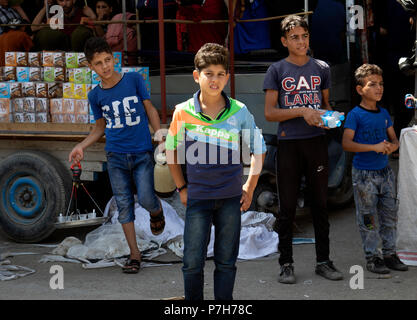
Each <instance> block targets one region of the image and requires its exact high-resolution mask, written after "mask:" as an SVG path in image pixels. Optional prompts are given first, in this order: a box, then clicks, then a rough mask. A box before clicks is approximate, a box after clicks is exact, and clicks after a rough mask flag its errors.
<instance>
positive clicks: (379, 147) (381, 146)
mask: <svg viewBox="0 0 417 320" xmlns="http://www.w3.org/2000/svg"><path fill="white" fill-rule="evenodd" d="M388 144H389V142H387V141H385V140H384V141H382V142H380V143H378V144H375V145H374V151H375V152H376V153H382V154H388V152H389V150H390V147H389V145H388Z"/></svg>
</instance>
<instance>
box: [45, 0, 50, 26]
mask: <svg viewBox="0 0 417 320" xmlns="http://www.w3.org/2000/svg"><path fill="white" fill-rule="evenodd" d="M45 9H46V21H48V19H49V4H48V0H45Z"/></svg>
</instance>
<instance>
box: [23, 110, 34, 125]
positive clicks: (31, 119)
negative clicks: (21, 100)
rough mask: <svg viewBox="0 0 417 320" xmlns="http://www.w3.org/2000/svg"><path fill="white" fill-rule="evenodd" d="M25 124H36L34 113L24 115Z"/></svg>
mask: <svg viewBox="0 0 417 320" xmlns="http://www.w3.org/2000/svg"><path fill="white" fill-rule="evenodd" d="M24 118H25V123H35V122H36V114H35V113H34V112H25V113H24Z"/></svg>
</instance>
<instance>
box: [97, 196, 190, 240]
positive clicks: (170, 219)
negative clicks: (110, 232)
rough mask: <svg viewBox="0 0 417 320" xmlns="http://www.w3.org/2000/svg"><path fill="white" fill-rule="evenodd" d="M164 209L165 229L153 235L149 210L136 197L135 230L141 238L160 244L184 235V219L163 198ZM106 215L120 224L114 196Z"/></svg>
mask: <svg viewBox="0 0 417 320" xmlns="http://www.w3.org/2000/svg"><path fill="white" fill-rule="evenodd" d="M161 203H162V209H163V210H164V216H165V229H164V231H163V232H162V233H161V234H160V235H157V236H155V235H153V234H152V232H151V228H150V224H149V219H150V217H149V212H148V211H146V210H145V209H144V208H142V207H141V206H140V205H139V204H138V202H137V200H136V197H135V231H136V235H137V236H138V237H139V238H140V239H146V240H151V241H154V242H156V243H158V244H159V245H160V246H161V245H162V244H163V243H166V242H168V241H169V240H171V239H174V238H175V237H177V236H179V235H182V234H183V232H184V220H182V219H181V218H180V217H179V216H178V214H177V212H176V211H175V209H174V208H173V207H172V206H171V205H170V204H169V203H168V202H166V201H164V200H161ZM104 215H105V216H110V217H111V222H112V224H118V225H120V223H119V221H118V220H117V217H118V216H119V213H118V211H117V207H116V201H115V200H114V197H113V198H111V200H110V202H109V203H108V204H107V206H106V209H105V211H104Z"/></svg>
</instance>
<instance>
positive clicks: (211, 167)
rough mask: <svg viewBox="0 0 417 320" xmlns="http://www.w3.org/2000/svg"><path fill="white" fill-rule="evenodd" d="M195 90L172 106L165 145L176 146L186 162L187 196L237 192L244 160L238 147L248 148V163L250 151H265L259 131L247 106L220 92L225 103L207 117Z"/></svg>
mask: <svg viewBox="0 0 417 320" xmlns="http://www.w3.org/2000/svg"><path fill="white" fill-rule="evenodd" d="M199 93H200V91H198V92H197V93H196V94H194V97H193V98H191V99H189V100H187V101H185V102H183V103H181V104H179V105H177V106H176V108H175V112H174V115H173V119H172V122H171V125H170V128H169V131H168V136H167V138H166V149H167V150H178V152H179V153H180V159H183V161H185V163H186V165H187V179H188V196H189V197H190V198H193V199H219V198H229V197H234V196H237V195H240V194H241V193H242V174H243V171H242V170H243V164H242V162H243V161H245V157H244V156H243V155H242V151H241V147H242V146H243V148H242V150H248V153H249V157H246V160H247V161H248V163H247V164H250V153H253V154H263V153H265V152H266V146H265V142H264V139H263V137H262V134H261V131H260V130H259V129H258V128H257V127H256V124H255V121H254V118H253V116H252V114H251V113H250V112H249V110H248V109H247V107H246V106H245V105H244V104H243V103H241V102H239V101H237V100H235V99H232V98H229V97H227V96H226V94H225V93H224V92H223V93H222V95H223V97H224V99H225V101H226V106H225V108H224V109H223V111H221V112H220V114H219V115H218V116H217V117H216V119H211V118H210V117H208V116H207V115H205V114H204V113H203V112H202V110H201V107H200V103H199V99H198V97H199ZM180 150H181V152H180ZM181 154H182V156H181Z"/></svg>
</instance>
